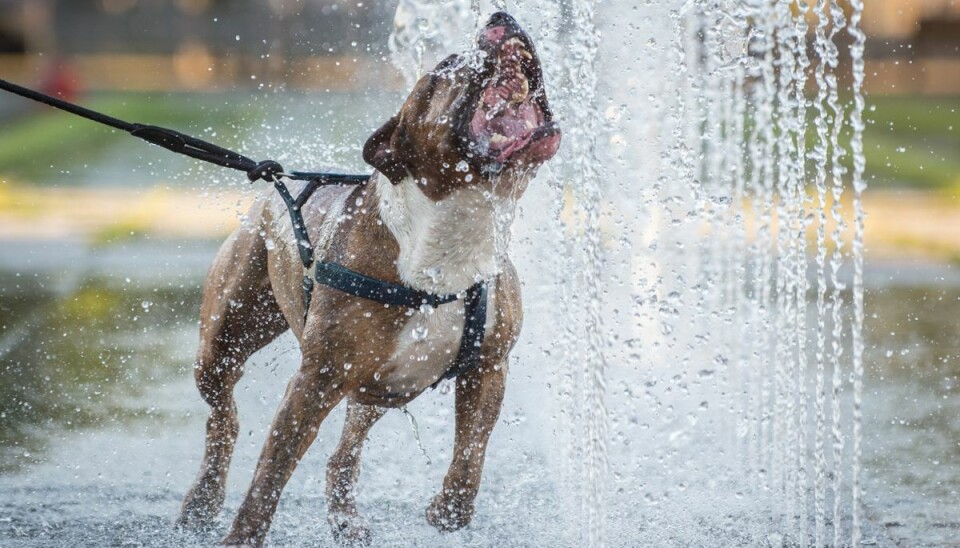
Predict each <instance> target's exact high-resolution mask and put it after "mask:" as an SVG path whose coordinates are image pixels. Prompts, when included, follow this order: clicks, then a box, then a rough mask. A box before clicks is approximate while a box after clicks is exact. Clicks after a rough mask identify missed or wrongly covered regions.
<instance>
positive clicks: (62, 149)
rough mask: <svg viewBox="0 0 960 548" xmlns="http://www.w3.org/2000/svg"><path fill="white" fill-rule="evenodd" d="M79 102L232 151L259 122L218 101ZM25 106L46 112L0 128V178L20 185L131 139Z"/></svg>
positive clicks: (140, 96)
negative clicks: (211, 140) (208, 138)
mask: <svg viewBox="0 0 960 548" xmlns="http://www.w3.org/2000/svg"><path fill="white" fill-rule="evenodd" d="M24 101H26V100H24ZM79 102H80V103H81V104H82V105H83V106H85V107H87V108H90V109H93V110H96V111H99V112H103V113H104V114H108V115H110V116H113V117H115V118H120V119H121V120H125V121H128V122H139V123H144V124H151V125H159V126H165V127H169V128H171V129H176V130H178V131H182V132H184V133H188V134H191V135H194V136H196V137H200V138H201V139H202V138H204V136H205V135H206V134H210V133H216V134H217V137H216V139H215V140H216V141H217V144H220V145H222V146H227V147H231V146H236V144H237V143H239V141H240V136H239V135H238V134H240V133H246V131H243V130H244V129H245V128H247V127H249V126H250V125H251V124H254V123H257V122H259V117H256V118H255V119H251V117H250V113H249V112H243V113H242V112H241V109H240V106H239V105H238V103H236V102H233V101H230V100H225V99H224V98H223V97H222V96H203V95H191V94H162V95H157V94H145V93H125V92H124V93H120V92H117V93H98V94H95V95H93V96H91V97H90V98H89V99H87V100H81V101H79ZM27 106H29V107H31V108H37V109H41V108H42V109H45V110H38V111H36V114H29V115H24V116H20V117H18V118H15V119H14V120H13V121H11V122H9V123H7V124H4V125H3V126H0V174H2V175H6V176H11V177H14V178H16V179H17V180H20V181H21V182H28V183H40V184H42V183H43V182H46V181H48V180H49V179H50V173H51V171H52V169H51V168H52V167H53V168H60V169H66V166H71V165H78V166H83V165H89V164H95V163H99V162H102V161H104V160H105V158H104V157H105V156H106V155H107V154H108V152H109V150H110V149H111V147H113V146H116V145H117V144H118V143H120V142H121V141H122V140H126V139H130V137H129V136H128V135H127V134H126V133H124V132H122V131H118V130H114V129H111V128H109V127H106V126H103V125H100V124H96V123H94V122H90V121H87V120H84V119H82V118H79V117H77V116H74V115H72V114H68V113H65V112H60V111H56V110H54V109H52V108H48V107H39V106H37V105H34V104H33V103H27ZM143 146H148V145H147V144H146V143H143Z"/></svg>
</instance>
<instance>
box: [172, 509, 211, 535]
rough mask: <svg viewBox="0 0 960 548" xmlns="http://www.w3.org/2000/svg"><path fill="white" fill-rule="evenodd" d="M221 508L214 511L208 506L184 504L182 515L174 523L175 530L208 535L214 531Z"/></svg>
mask: <svg viewBox="0 0 960 548" xmlns="http://www.w3.org/2000/svg"><path fill="white" fill-rule="evenodd" d="M218 514H219V508H218V509H216V510H212V509H211V508H210V507H209V506H207V505H193V504H189V503H188V504H184V505H183V509H182V510H181V511H180V515H179V516H177V519H176V520H174V522H173V527H174V529H177V530H178V531H187V532H191V533H206V532H209V531H211V530H212V529H213V527H214V523H215V522H216V520H217V516H218Z"/></svg>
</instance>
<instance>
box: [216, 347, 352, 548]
mask: <svg viewBox="0 0 960 548" xmlns="http://www.w3.org/2000/svg"><path fill="white" fill-rule="evenodd" d="M336 369H337V368H332V367H326V366H324V367H321V366H320V363H312V362H311V361H309V360H307V359H306V358H305V359H304V364H303V365H302V366H301V368H300V370H299V371H298V372H297V374H296V375H294V377H293V378H292V379H291V380H290V383H289V384H288V385H287V392H286V395H284V398H283V402H282V403H281V404H280V409H279V410H278V411H277V416H276V417H275V418H274V419H273V424H272V425H271V427H270V435H269V436H268V437H267V442H266V444H264V446H263V451H262V452H261V454H260V460H259V462H258V463H257V471H256V473H255V474H254V477H253V483H252V484H251V485H250V490H249V491H248V492H247V495H246V498H245V499H244V501H243V504H242V505H241V506H240V509H239V510H238V511H237V517H236V519H235V520H234V522H233V527H232V528H231V530H230V533H229V534H228V535H227V537H226V538H225V539H224V540H223V544H224V545H227V546H260V545H262V544H263V539H264V537H265V536H266V534H267V530H268V529H269V528H270V522H271V520H272V519H273V514H274V512H275V511H276V509H277V503H278V501H279V500H280V492H281V491H283V487H284V485H286V483H287V480H289V479H290V476H291V475H292V474H293V470H294V469H295V468H296V466H297V464H298V463H299V462H300V459H301V457H303V454H304V453H306V451H307V448H308V447H310V444H311V443H313V440H314V438H316V437H317V431H318V430H319V428H320V423H321V422H323V419H324V418H326V416H327V414H329V413H330V410H331V409H333V408H334V407H336V405H337V403H339V402H340V400H341V399H342V398H343V392H342V385H341V384H340V383H341V379H340V377H339V376H338V375H336V374H335V373H333V371H334V370H336Z"/></svg>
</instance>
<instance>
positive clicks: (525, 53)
mask: <svg viewBox="0 0 960 548" xmlns="http://www.w3.org/2000/svg"><path fill="white" fill-rule="evenodd" d="M520 55H522V56H523V57H524V59H533V55H531V54H530V52H529V51H527V50H525V49H522V50H520Z"/></svg>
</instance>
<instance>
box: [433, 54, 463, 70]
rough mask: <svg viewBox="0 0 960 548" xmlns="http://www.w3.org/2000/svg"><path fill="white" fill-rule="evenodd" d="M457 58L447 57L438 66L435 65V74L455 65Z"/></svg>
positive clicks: (454, 55)
mask: <svg viewBox="0 0 960 548" xmlns="http://www.w3.org/2000/svg"><path fill="white" fill-rule="evenodd" d="M459 58H460V56H459V55H457V54H453V55H450V56H447V58H446V59H444V60H443V61H440V64H438V65H437V68H436V72H440V71H443V70H446V69H448V68H450V67H452V66H453V64H454V63H456V62H457V59H459Z"/></svg>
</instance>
